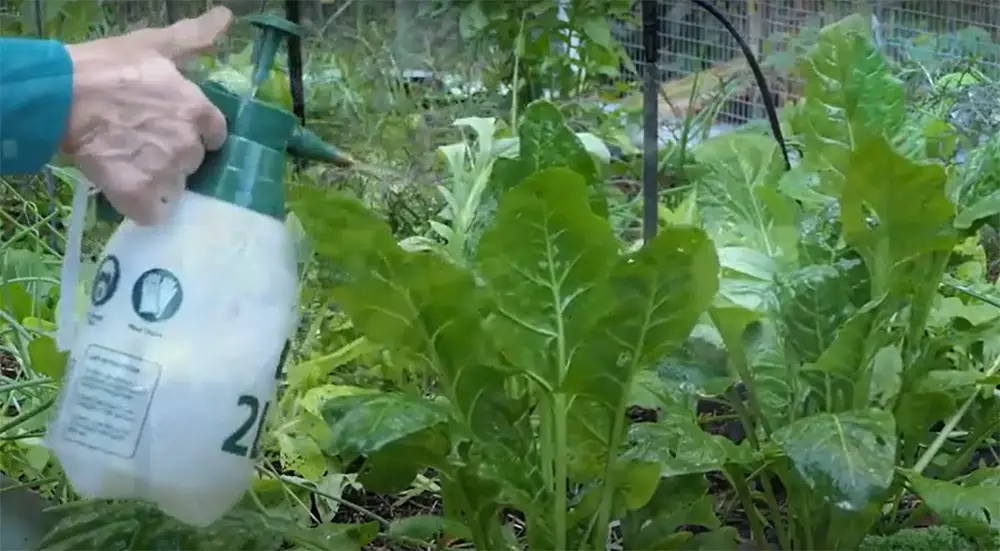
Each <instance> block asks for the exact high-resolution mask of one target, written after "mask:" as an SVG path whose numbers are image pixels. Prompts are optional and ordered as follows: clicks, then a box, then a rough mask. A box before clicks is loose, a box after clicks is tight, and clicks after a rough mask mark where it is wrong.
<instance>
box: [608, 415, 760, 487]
mask: <svg viewBox="0 0 1000 551" xmlns="http://www.w3.org/2000/svg"><path fill="white" fill-rule="evenodd" d="M751 457H752V456H751V455H750V453H749V452H748V451H747V450H746V449H745V448H741V447H738V446H737V445H736V444H733V442H732V441H730V440H729V439H728V438H725V437H723V436H717V435H714V434H708V433H707V432H705V431H703V430H702V429H701V427H699V426H698V424H697V422H696V421H695V419H694V418H693V417H692V416H690V415H678V414H676V413H671V414H667V415H664V416H662V418H661V419H660V420H659V421H658V422H656V423H636V424H634V425H632V426H631V427H630V428H629V432H628V449H627V451H625V453H624V454H622V459H623V460H624V461H647V462H653V463H656V464H657V465H659V467H660V476H661V477H664V478H669V477H674V476H681V475H686V474H694V473H707V472H711V471H718V470H721V469H722V468H723V467H724V466H725V465H726V464H727V463H744V462H747V461H749V460H750V459H751Z"/></svg>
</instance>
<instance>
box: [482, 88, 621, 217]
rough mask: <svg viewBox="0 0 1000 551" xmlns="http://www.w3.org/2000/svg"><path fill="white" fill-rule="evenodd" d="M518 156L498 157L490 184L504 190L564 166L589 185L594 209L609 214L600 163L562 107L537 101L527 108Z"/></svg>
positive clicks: (604, 214)
mask: <svg viewBox="0 0 1000 551" xmlns="http://www.w3.org/2000/svg"><path fill="white" fill-rule="evenodd" d="M518 138H519V139H518V142H519V153H518V157H517V159H507V158H501V159H497V162H496V164H495V165H494V167H493V173H492V174H491V177H490V186H491V188H492V189H493V190H495V191H496V192H497V193H503V192H504V191H506V190H508V189H510V188H511V187H513V186H515V185H517V184H519V183H520V182H521V181H522V180H524V179H525V178H527V177H528V176H531V175H532V174H534V173H536V172H539V171H541V170H545V169H548V168H556V167H563V168H568V169H570V170H572V171H573V172H575V173H577V174H578V175H579V176H580V177H581V178H582V179H583V181H584V183H585V184H586V186H587V191H588V197H589V198H590V206H591V208H593V209H594V212H596V213H597V214H599V215H601V216H605V217H606V216H607V214H608V206H607V201H606V199H605V196H604V189H603V186H604V183H603V180H601V178H600V172H599V171H598V167H597V164H596V163H595V162H594V158H593V157H592V156H591V154H590V152H589V151H587V148H586V147H585V146H584V144H583V143H582V142H581V140H580V138H579V137H578V136H577V134H576V133H574V132H573V130H571V129H570V128H569V126H567V125H566V119H565V118H564V117H563V115H562V113H561V112H560V111H559V108H558V107H557V106H556V105H555V104H553V103H551V102H548V101H544V100H537V101H534V102H532V103H531V104H529V105H528V107H527V108H526V109H525V110H524V115H523V118H522V120H521V122H520V125H519V126H518Z"/></svg>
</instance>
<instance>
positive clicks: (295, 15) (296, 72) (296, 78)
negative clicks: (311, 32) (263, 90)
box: [285, 0, 306, 126]
mask: <svg viewBox="0 0 1000 551" xmlns="http://www.w3.org/2000/svg"><path fill="white" fill-rule="evenodd" d="M300 5H301V2H300V0H285V19H288V20H289V21H291V22H292V23H295V24H296V25H298V24H299V23H300V21H301V19H302V17H301V15H300V13H299V6H300ZM303 88H304V87H303V84H302V39H301V38H300V37H298V36H295V35H292V36H289V37H288V91H289V92H290V93H291V95H292V112H293V113H295V116H296V117H298V119H299V122H300V123H302V125H303V126H304V125H305V124H306V102H305V94H304V92H303Z"/></svg>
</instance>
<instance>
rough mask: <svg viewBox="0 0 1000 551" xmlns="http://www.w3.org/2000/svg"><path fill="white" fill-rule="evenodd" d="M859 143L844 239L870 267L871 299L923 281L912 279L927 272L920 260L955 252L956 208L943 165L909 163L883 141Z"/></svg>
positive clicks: (843, 199)
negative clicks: (947, 191)
mask: <svg viewBox="0 0 1000 551" xmlns="http://www.w3.org/2000/svg"><path fill="white" fill-rule="evenodd" d="M856 140H857V143H855V147H856V149H855V150H854V152H853V153H852V154H851V156H850V163H849V165H848V166H847V169H846V180H845V186H844V191H843V194H842V195H841V196H840V211H841V221H842V223H843V229H844V238H845V240H846V241H847V242H848V243H849V244H850V245H851V246H852V247H854V248H855V250H857V252H858V253H859V254H860V255H861V256H862V258H864V260H865V264H866V265H867V266H868V271H869V272H870V274H871V279H872V295H873V296H878V295H880V294H882V293H885V292H888V291H890V286H892V287H895V288H897V289H898V288H899V286H901V285H913V284H914V283H920V280H919V279H917V280H916V281H910V278H914V277H915V276H916V275H917V274H914V272H915V271H919V270H921V269H922V268H924V265H923V264H922V263H921V261H924V260H926V259H927V257H928V255H930V254H931V253H935V252H944V251H947V252H949V253H950V251H951V249H952V247H953V246H954V245H955V244H956V243H957V236H956V234H955V232H954V230H952V226H951V223H952V222H951V220H952V216H953V215H954V213H955V209H954V207H953V206H952V204H951V202H950V201H948V198H947V196H945V192H944V186H945V182H946V180H947V177H946V174H945V171H944V168H942V166H941V165H940V164H936V163H931V162H916V161H912V160H909V159H907V158H905V157H903V156H901V155H899V154H898V153H896V152H895V151H893V150H892V148H891V147H890V146H889V144H888V143H887V142H886V140H885V139H884V138H881V137H868V138H863V139H862V138H856ZM901 197H905V198H906V200H905V201H902V200H900V198H901ZM928 275H930V274H924V273H921V274H919V276H920V277H927V276H928ZM939 278H940V274H939V275H938V279H939ZM938 279H934V280H933V284H934V285H936V284H937V281H938Z"/></svg>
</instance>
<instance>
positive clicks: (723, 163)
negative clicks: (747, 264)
mask: <svg viewBox="0 0 1000 551" xmlns="http://www.w3.org/2000/svg"><path fill="white" fill-rule="evenodd" d="M695 157H696V159H697V160H698V162H699V163H700V165H701V166H702V167H703V169H704V170H703V173H702V174H700V175H699V177H698V179H697V184H696V185H697V188H696V189H697V202H698V208H699V210H700V213H701V217H702V220H703V221H704V225H705V227H706V228H707V229H708V231H709V235H711V237H712V239H713V240H714V241H715V242H716V244H718V245H719V246H729V245H739V246H743V247H749V248H751V249H755V250H757V251H760V252H762V253H764V254H765V255H766V256H767V257H769V258H770V259H771V260H772V262H774V263H778V264H780V263H782V262H788V261H790V260H793V259H794V254H795V249H794V248H795V239H796V233H795V228H794V224H795V219H796V211H797V207H796V206H795V202H794V201H793V200H792V199H790V198H788V197H787V196H785V195H784V194H782V193H780V192H779V191H778V180H779V179H780V178H781V176H782V174H783V173H784V161H783V160H782V157H781V153H780V150H779V149H778V146H777V144H776V143H775V141H774V140H773V139H772V138H770V137H768V136H762V135H757V134H747V133H733V134H725V135H722V136H718V137H716V138H713V139H711V140H708V141H706V142H704V143H702V144H700V145H699V146H698V148H697V149H696V150H695Z"/></svg>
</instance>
